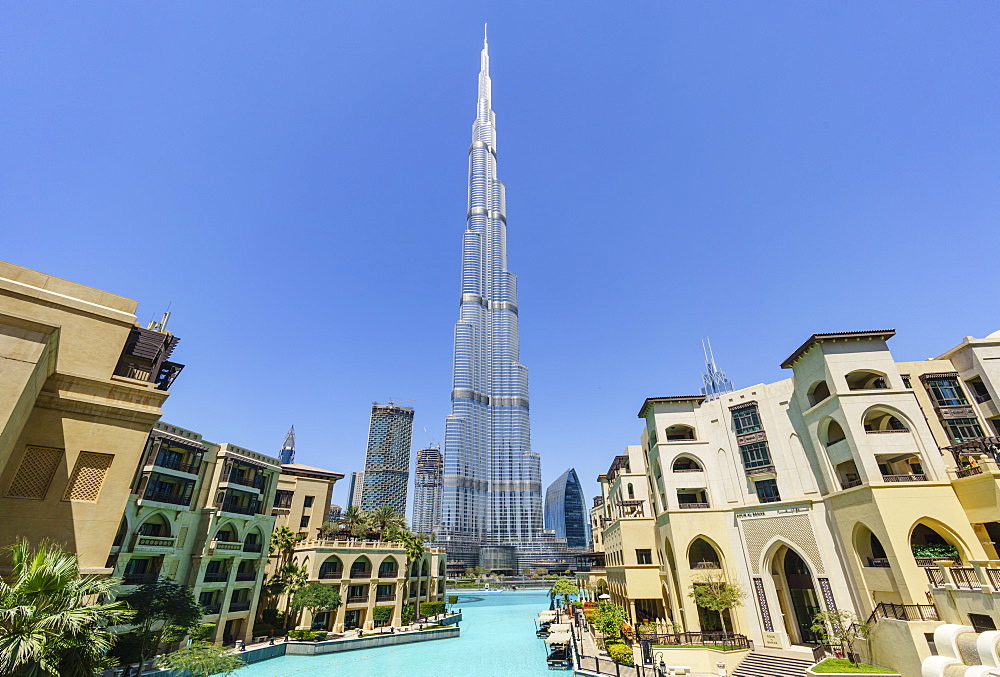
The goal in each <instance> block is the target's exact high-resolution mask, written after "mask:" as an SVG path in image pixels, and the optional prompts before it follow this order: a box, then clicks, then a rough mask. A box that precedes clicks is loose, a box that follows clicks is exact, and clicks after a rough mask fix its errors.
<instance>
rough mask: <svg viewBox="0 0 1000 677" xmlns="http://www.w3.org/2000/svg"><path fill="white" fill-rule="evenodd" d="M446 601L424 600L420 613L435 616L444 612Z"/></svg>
mask: <svg viewBox="0 0 1000 677" xmlns="http://www.w3.org/2000/svg"><path fill="white" fill-rule="evenodd" d="M444 607H445V604H444V602H424V603H423V604H421V605H420V613H422V614H423V615H424V616H434V615H437V614H443V613H444Z"/></svg>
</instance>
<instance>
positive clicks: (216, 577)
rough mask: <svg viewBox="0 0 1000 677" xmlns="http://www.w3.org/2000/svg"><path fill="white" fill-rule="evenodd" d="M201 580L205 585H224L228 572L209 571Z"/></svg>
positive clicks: (227, 578)
mask: <svg viewBox="0 0 1000 677" xmlns="http://www.w3.org/2000/svg"><path fill="white" fill-rule="evenodd" d="M202 580H203V581H204V582H205V583H225V582H226V581H228V580H229V572H228V571H219V572H211V571H209V572H206V573H205V578H203V579H202Z"/></svg>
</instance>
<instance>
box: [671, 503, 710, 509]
mask: <svg viewBox="0 0 1000 677" xmlns="http://www.w3.org/2000/svg"><path fill="white" fill-rule="evenodd" d="M677 506H678V507H679V508H680V509H681V510H697V509H699V508H707V507H709V505H708V503H678V504H677Z"/></svg>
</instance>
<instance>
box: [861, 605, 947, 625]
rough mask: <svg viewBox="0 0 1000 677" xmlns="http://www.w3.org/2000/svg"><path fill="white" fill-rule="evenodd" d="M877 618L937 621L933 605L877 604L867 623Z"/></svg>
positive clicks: (935, 608) (938, 618)
mask: <svg viewBox="0 0 1000 677" xmlns="http://www.w3.org/2000/svg"><path fill="white" fill-rule="evenodd" d="M879 618H892V619H894V620H897V621H939V620H941V617H940V616H939V615H938V610H937V607H936V606H934V605H933V604H892V603H891V602H879V603H878V605H877V606H876V607H875V610H874V611H872V615H871V616H869V617H868V621H869V622H871V621H875V620H878V619H879Z"/></svg>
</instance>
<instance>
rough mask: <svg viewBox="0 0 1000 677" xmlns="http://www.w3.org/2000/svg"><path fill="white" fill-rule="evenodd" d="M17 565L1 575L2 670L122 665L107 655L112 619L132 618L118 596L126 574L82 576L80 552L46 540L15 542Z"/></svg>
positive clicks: (73, 675)
mask: <svg viewBox="0 0 1000 677" xmlns="http://www.w3.org/2000/svg"><path fill="white" fill-rule="evenodd" d="M9 550H10V555H11V560H12V561H13V569H12V571H11V573H10V576H9V577H8V578H7V579H6V580H2V579H0V674H3V675H11V676H12V677H43V676H49V675H51V676H52V677H93V675H94V673H96V672H100V671H102V670H104V669H107V668H112V667H116V666H117V662H116V661H115V660H114V659H112V658H109V657H108V656H107V653H108V651H109V650H110V649H111V647H112V645H113V644H114V641H115V635H114V634H113V633H111V632H110V631H109V630H108V626H109V625H118V624H121V623H125V622H127V621H128V620H129V619H131V618H132V616H133V615H134V612H132V611H130V610H129V609H128V608H127V607H126V606H125V604H124V603H122V602H116V601H113V600H114V591H115V589H116V588H117V587H118V586H119V585H121V582H122V581H121V579H120V578H99V577H97V576H81V575H80V570H79V568H78V567H77V560H76V555H74V554H72V553H68V552H63V551H62V550H60V549H59V548H58V547H56V546H55V545H53V544H51V543H47V542H43V543H40V544H39V545H38V547H37V548H36V549H35V550H31V549H30V547H29V546H28V543H27V541H24V540H22V541H19V542H18V543H15V544H14V545H12V546H10V549H9Z"/></svg>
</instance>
